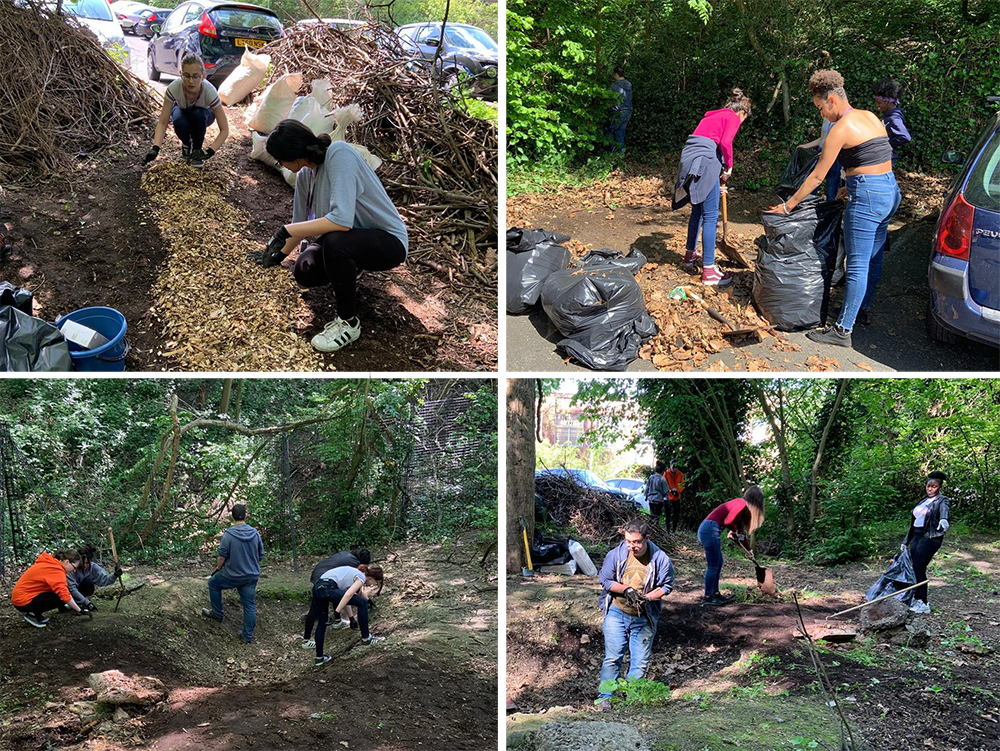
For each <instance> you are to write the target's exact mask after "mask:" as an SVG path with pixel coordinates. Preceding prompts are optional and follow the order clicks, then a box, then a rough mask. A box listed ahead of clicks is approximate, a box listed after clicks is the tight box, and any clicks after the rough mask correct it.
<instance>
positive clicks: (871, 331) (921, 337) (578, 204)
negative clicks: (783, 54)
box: [506, 161, 1000, 372]
mask: <svg viewBox="0 0 1000 751" xmlns="http://www.w3.org/2000/svg"><path fill="white" fill-rule="evenodd" d="M750 167H752V165H745V166H744V174H754V173H753V170H752V169H751V168H750ZM675 172H676V166H674V165H673V163H672V162H670V161H668V162H667V163H666V164H665V165H664V166H663V168H662V174H660V170H659V169H658V168H657V167H655V166H654V167H653V168H652V169H651V167H650V165H644V164H638V163H632V162H629V163H627V164H626V167H625V169H623V170H618V171H615V172H613V173H612V174H611V175H609V176H608V177H607V178H606V179H604V180H600V181H596V182H594V183H592V184H588V185H584V186H578V187H564V188H558V189H553V190H551V191H548V192H544V193H530V194H522V195H519V196H513V197H508V199H507V217H506V222H507V226H508V227H525V228H542V229H546V230H549V231H553V232H560V233H562V234H565V235H569V236H570V237H571V238H572V240H571V241H570V242H569V243H567V247H569V248H570V249H571V250H572V251H573V252H574V254H575V255H577V256H580V255H583V254H584V253H585V252H586V251H588V250H591V249H598V248H611V249H613V250H619V251H621V252H622V253H628V252H629V249H630V248H632V247H637V248H638V249H639V250H640V251H642V253H643V254H644V255H645V256H646V258H647V260H648V263H647V264H646V266H644V267H643V269H642V270H641V271H640V272H639V274H638V275H637V277H636V280H637V281H638V283H639V286H640V287H641V288H642V291H643V293H644V295H645V298H646V308H647V310H648V312H649V314H650V315H651V316H653V318H654V319H656V323H657V327H658V329H659V333H658V334H657V336H655V337H654V338H653V339H652V340H651V341H649V342H648V343H647V344H646V345H645V346H644V347H643V348H642V349H641V350H640V353H639V357H640V360H642V361H645V362H644V363H642V364H639V363H638V361H637V363H636V364H635V365H636V367H632V368H630V369H631V370H659V371H668V372H670V371H681V372H695V371H740V372H767V371H793V370H794V371H812V372H817V371H826V372H845V371H861V372H873V371H924V370H944V371H956V370H963V371H995V370H997V369H998V367H1000V355H998V353H997V350H996V349H995V348H992V347H986V346H985V345H978V344H975V343H973V342H969V341H960V342H958V343H957V344H955V345H953V346H945V345H938V344H936V343H934V342H932V341H931V340H930V339H929V338H928V337H927V334H926V333H925V331H924V325H925V321H924V316H925V309H926V306H927V299H928V295H929V290H928V288H927V282H926V277H927V258H928V257H929V253H930V248H931V244H932V242H933V230H934V223H935V221H936V220H937V215H938V213H939V211H940V208H941V204H942V202H943V196H944V193H945V191H946V188H947V185H948V180H947V179H946V178H941V177H932V176H928V175H922V174H918V173H904V172H900V173H898V174H897V179H898V180H899V184H900V189H901V191H902V193H903V202H902V204H901V206H900V209H899V211H898V212H897V214H896V216H895V217H894V218H893V221H892V223H891V224H890V227H889V243H890V244H889V251H888V252H887V254H886V259H885V262H884V265H883V272H882V278H881V281H880V283H879V287H878V291H877V293H876V295H875V298H874V300H873V302H872V311H871V312H872V324H871V325H870V326H861V325H859V326H856V327H855V329H854V332H853V338H854V347H853V349H845V348H843V347H833V346H827V345H818V344H816V343H814V342H812V341H811V340H809V339H807V338H806V336H805V333H804V332H792V333H785V332H777V331H767V330H762V331H761V332H760V334H759V335H753V336H747V337H743V338H740V339H732V338H728V337H726V336H723V332H724V331H725V330H726V328H725V326H724V325H722V324H721V323H719V322H717V321H715V320H713V319H712V318H710V317H709V315H708V313H707V312H706V311H705V310H704V309H703V308H702V307H701V306H699V305H698V304H697V303H696V302H694V301H692V300H674V299H670V298H669V297H668V293H670V292H671V290H673V289H675V288H676V287H678V286H682V285H688V286H690V288H691V289H693V290H694V291H695V292H696V293H697V294H699V295H703V296H704V298H705V300H706V301H707V302H708V303H709V304H711V305H713V306H715V307H716V308H717V309H718V310H719V311H720V312H721V313H722V315H724V316H725V317H726V318H728V319H729V320H730V321H731V322H732V323H733V325H734V326H735V327H736V328H744V327H747V328H757V327H760V326H762V325H763V326H766V325H767V322H766V321H765V320H763V319H762V318H761V317H760V316H759V315H758V312H757V311H756V310H755V309H754V306H753V304H752V296H751V291H752V288H753V271H752V269H750V270H748V269H742V268H740V267H738V266H736V265H734V264H732V263H731V262H730V261H728V260H727V259H726V258H725V256H724V255H723V254H722V253H721V252H719V253H717V262H718V263H719V265H720V266H721V267H722V268H723V270H724V271H726V272H727V273H731V274H732V275H733V278H734V281H733V283H732V284H731V285H729V286H727V287H723V288H714V289H713V288H705V287H703V286H702V285H701V280H700V276H699V275H698V273H696V271H695V270H691V269H688V268H685V267H684V265H683V263H682V261H683V257H684V247H685V242H686V236H687V223H688V218H689V216H690V213H689V212H690V209H689V208H685V209H682V210H680V211H678V212H673V211H672V210H671V199H670V197H669V195H668V193H669V190H672V183H670V182H669V181H670V180H672V179H673V178H672V175H673V174H674V173H675ZM665 177H666V180H667V181H668V184H669V186H668V188H667V189H665V182H664V179H665ZM776 200H777V199H776V198H775V195H774V193H773V192H772V191H769V190H763V189H761V190H757V191H753V190H745V189H743V188H742V186H741V185H740V184H739V182H738V181H737V182H735V183H734V184H733V185H731V186H730V194H729V199H728V201H729V240H730V242H731V243H732V244H734V245H735V246H737V247H738V248H739V250H740V252H741V254H742V255H743V257H744V258H746V259H747V260H748V261H749V263H750V265H751V266H753V264H754V263H755V261H756V258H757V254H758V250H757V243H758V242H760V241H761V240H762V238H763V227H762V225H761V221H760V215H761V212H762V211H764V210H765V209H766V208H767V207H768V206H769V205H770V204H773V203H775V201H776ZM721 241H722V222H721V221H720V223H719V242H720V243H721ZM842 299H843V287H842V286H839V287H836V286H835V287H834V288H833V289H832V290H831V291H830V296H829V299H828V301H827V306H826V311H827V321H828V322H829V321H830V320H831V319H832V318H833V317H835V316H836V314H837V312H838V311H839V310H840V304H841V301H842ZM507 332H508V333H507V338H508V347H507V353H508V354H507V365H508V369H511V370H518V371H532V370H541V369H546V370H548V369H552V370H562V369H566V368H564V367H560V365H561V364H560V362H559V358H558V357H556V356H554V354H553V349H554V348H553V346H552V345H553V344H554V343H555V342H557V341H558V340H559V339H561V338H562V337H561V336H560V335H559V334H558V332H556V331H555V329H554V327H553V326H551V324H550V323H549V321H548V318H547V316H545V314H544V313H542V312H537V313H532V314H530V315H526V316H511V315H508V316H507Z"/></svg>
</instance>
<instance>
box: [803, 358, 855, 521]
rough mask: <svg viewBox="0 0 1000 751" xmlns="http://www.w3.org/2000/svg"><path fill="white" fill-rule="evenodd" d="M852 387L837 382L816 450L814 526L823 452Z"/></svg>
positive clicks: (811, 505)
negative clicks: (835, 391) (834, 395)
mask: <svg viewBox="0 0 1000 751" xmlns="http://www.w3.org/2000/svg"><path fill="white" fill-rule="evenodd" d="M850 386H851V381H850V379H847V378H841V379H840V380H839V381H837V396H836V397H835V398H834V400H833V408H832V409H831V410H830V416H829V417H828V418H827V420H826V426H825V427H824V428H823V435H821V436H820V439H819V446H818V447H817V448H816V459H815V461H813V466H812V472H811V473H810V475H809V487H810V496H809V523H810V524H812V523H813V522H814V521H816V484H817V477H818V475H819V466H820V464H821V463H822V461H823V450H824V449H825V448H826V439H827V438H829V437H830V429H831V428H833V422H834V420H836V419H837V412H839V411H840V404H841V402H843V401H844V395H845V394H847V389H849V388H850Z"/></svg>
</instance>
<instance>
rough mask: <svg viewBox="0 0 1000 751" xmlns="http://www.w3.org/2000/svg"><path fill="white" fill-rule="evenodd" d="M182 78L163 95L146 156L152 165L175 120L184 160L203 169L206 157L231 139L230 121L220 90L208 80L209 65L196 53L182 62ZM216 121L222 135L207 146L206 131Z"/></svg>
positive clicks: (170, 85)
mask: <svg viewBox="0 0 1000 751" xmlns="http://www.w3.org/2000/svg"><path fill="white" fill-rule="evenodd" d="M181 73H182V75H181V77H180V78H177V79H175V80H173V81H171V82H170V84H169V85H168V86H167V90H166V92H165V93H164V95H163V107H162V109H161V110H160V119H159V120H157V121H156V132H155V133H154V134H153V148H152V149H150V151H149V153H148V154H146V156H145V157H144V158H143V160H142V163H143V164H149V163H150V162H151V161H153V160H154V159H156V157H157V156H158V155H159V153H160V147H161V146H162V145H163V140H164V138H166V135H167V123H168V122H170V121H171V120H172V121H173V123H174V132H175V133H176V134H177V137H178V138H179V139H180V141H181V160H182V161H184V162H186V163H188V164H190V165H191V166H192V167H195V168H197V169H201V168H202V167H204V166H205V160H206V159H209V158H210V157H212V156H214V155H215V152H217V151H218V150H219V149H221V148H222V144H224V143H225V142H226V139H227V138H229V120H228V119H227V118H226V110H225V108H224V107H223V106H222V100H221V99H219V92H218V91H217V90H216V88H215V87H214V86H213V85H212V84H210V83H209V82H208V81H206V80H205V64H204V63H203V62H202V60H201V58H200V57H198V56H197V55H195V54H190V55H188V56H187V57H185V58H184V60H183V62H182V63H181ZM213 122H218V123H219V135H218V136H216V138H215V141H213V142H212V145H211V146H209V147H208V148H206V149H203V148H202V146H204V144H205V133H206V131H207V130H208V126H209V125H211V124H212V123H213Z"/></svg>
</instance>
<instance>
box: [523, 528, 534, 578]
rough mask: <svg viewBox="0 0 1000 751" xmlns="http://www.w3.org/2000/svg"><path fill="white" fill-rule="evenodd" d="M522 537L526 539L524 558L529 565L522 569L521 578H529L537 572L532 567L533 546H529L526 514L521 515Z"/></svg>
mask: <svg viewBox="0 0 1000 751" xmlns="http://www.w3.org/2000/svg"><path fill="white" fill-rule="evenodd" d="M521 536H522V537H524V557H525V558H526V559H527V561H528V565H527V566H526V567H523V568H522V569H521V576H523V577H525V578H527V577H529V576H534V575H535V571H534V569H532V567H531V546H530V545H529V544H528V524H527V523H526V522H525V521H524V514H521Z"/></svg>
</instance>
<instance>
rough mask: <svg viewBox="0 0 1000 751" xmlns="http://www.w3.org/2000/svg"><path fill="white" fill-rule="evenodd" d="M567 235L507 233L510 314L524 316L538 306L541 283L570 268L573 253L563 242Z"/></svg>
mask: <svg viewBox="0 0 1000 751" xmlns="http://www.w3.org/2000/svg"><path fill="white" fill-rule="evenodd" d="M567 240H569V236H568V235H560V234H558V233H556V232H547V231H546V230H543V229H521V228H520V227H514V228H513V229H509V230H507V312H508V313H523V312H525V311H526V310H528V308H531V307H533V306H535V305H537V304H538V298H539V296H540V295H541V292H542V283H543V282H544V281H545V280H546V279H547V278H548V276H549V274H551V273H552V272H553V271H561V270H562V269H565V268H567V267H568V266H569V262H570V259H571V258H572V255H571V253H570V252H569V250H568V249H566V248H564V247H563V246H562V245H561V244H560V243H564V242H566V241H567Z"/></svg>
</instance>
